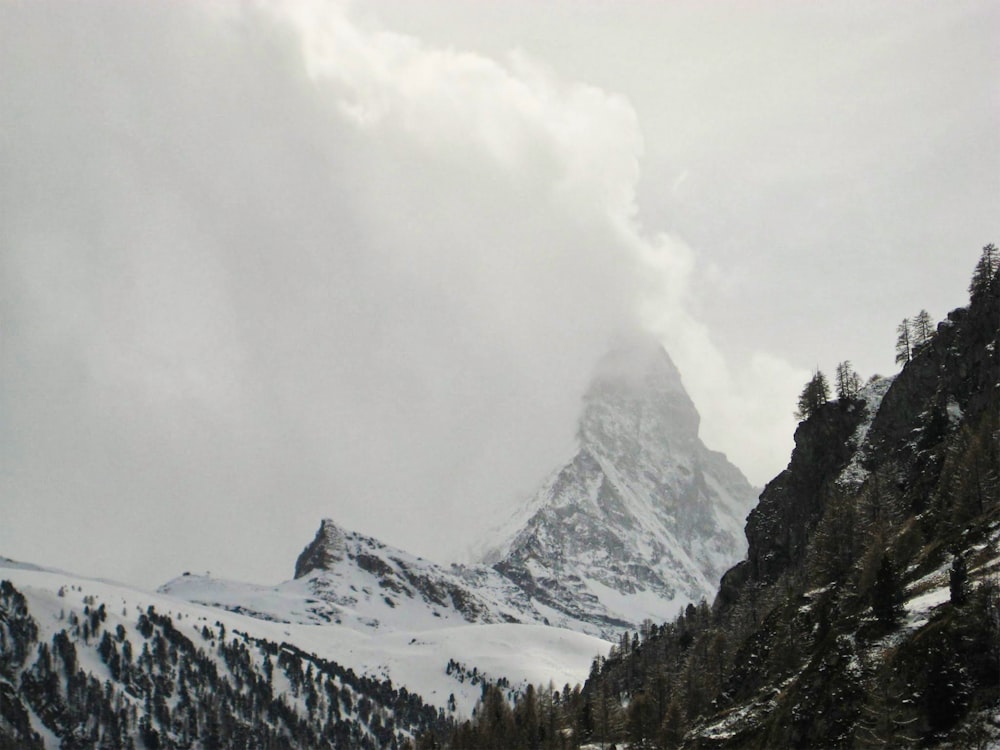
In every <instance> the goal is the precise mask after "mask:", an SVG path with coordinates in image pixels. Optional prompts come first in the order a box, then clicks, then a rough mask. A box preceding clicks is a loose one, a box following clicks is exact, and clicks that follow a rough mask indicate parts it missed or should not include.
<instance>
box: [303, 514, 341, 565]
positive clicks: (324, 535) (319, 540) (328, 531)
mask: <svg viewBox="0 0 1000 750" xmlns="http://www.w3.org/2000/svg"><path fill="white" fill-rule="evenodd" d="M346 551H347V541H346V538H345V536H344V532H343V531H342V530H341V529H340V527H339V526H337V524H335V523H334V522H333V520H332V519H329V518H324V519H323V521H322V522H321V523H320V526H319V529H318V530H317V531H316V536H315V538H314V539H313V540H312V541H311V542H310V543H309V544H308V545H307V546H306V548H305V549H304V550H302V553H301V554H300V555H299V558H298V560H296V561H295V577H296V578H303V577H305V576H307V575H308V574H309V573H312V572H313V571H314V570H326V569H328V568H331V567H333V566H334V565H336V564H337V563H338V562H340V561H341V560H343V559H344V555H345V554H346Z"/></svg>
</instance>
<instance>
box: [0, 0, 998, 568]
mask: <svg viewBox="0 0 1000 750" xmlns="http://www.w3.org/2000/svg"><path fill="white" fill-rule="evenodd" d="M998 32H1000V6H997V5H996V4H995V3H991V2H949V3H940V2H889V3H887V2H870V1H868V2H863V3H845V2H835V3H834V2H828V3H823V2H818V3H797V2H796V3H793V2H780V3H776V2H766V3H765V2H756V3H747V2H733V3H712V4H706V3H700V2H698V3H694V2H692V3H679V2H675V3H653V2H633V3H623V2H596V0H591V1H590V2H577V1H575V0H574V2H572V3H571V2H548V3H533V2H503V3H501V2H494V3H467V2H454V1H452V0H449V1H448V2H427V1H423V2H412V1H411V0H374V2H368V3H364V4H361V3H358V4H356V5H350V4H339V3H318V2H317V3H310V2H304V3H294V4H293V3H273V4H266V3H265V4H261V5H252V4H249V3H246V4H231V3H227V2H213V3H204V4H201V5H197V6H196V5H195V4H193V3H172V4H166V3H155V2H150V3H123V2H108V3H95V2H88V3H73V2H69V1H68V0H67V1H66V2H40V3H20V2H12V1H11V0H0V336H2V339H0V346H2V349H0V555H6V556H8V557H14V558H18V559H25V560H31V561H34V562H38V563H42V564H46V565H52V566H57V567H64V568H69V569H73V570H76V571H78V572H80V573H83V574H91V575H101V576H106V577H111V578H116V579H119V580H125V581H129V582H134V583H138V584H140V585H145V586H153V585H157V584H159V583H162V582H164V581H165V580H167V579H168V578H170V577H172V576H174V575H177V574H179V573H180V572H181V571H183V570H211V571H212V572H213V573H215V574H217V575H222V576H227V577H233V578H240V579H244V580H256V581H260V582H276V581H279V580H282V579H284V578H287V577H289V576H290V575H291V572H292V566H293V563H294V560H295V556H296V555H297V554H298V552H299V551H300V550H301V548H302V547H303V546H304V545H305V544H306V543H307V542H308V541H309V539H310V538H311V536H312V534H313V533H314V531H315V529H316V527H317V526H318V524H319V520H320V519H321V518H322V517H326V516H330V517H333V518H335V519H336V520H337V521H338V522H339V523H341V524H342V525H344V526H346V527H348V528H353V529H357V530H360V531H363V532H366V533H369V534H373V535H376V536H379V537H381V538H382V539H383V540H384V541H386V542H389V543H391V544H394V545H397V546H402V547H405V548H407V549H410V550H412V551H414V552H416V553H419V554H424V555H427V556H430V557H432V558H435V559H438V560H441V561H448V560H451V559H455V558H457V557H459V556H461V555H462V554H463V553H464V552H465V551H466V548H467V546H468V544H469V542H470V540H472V539H474V538H476V537H477V536H478V535H480V534H481V533H482V532H483V531H484V530H485V528H486V527H488V526H489V525H491V524H493V523H496V522H497V521H499V520H501V519H502V518H503V516H504V514H505V512H506V510H507V509H508V508H510V507H511V506H512V505H513V504H516V503H518V502H519V501H523V500H524V499H525V498H526V497H527V496H528V495H529V494H530V493H531V492H532V490H533V489H535V488H536V487H537V485H538V484H539V483H540V482H541V480H542V479H543V478H544V477H545V475H546V474H548V473H549V472H550V471H552V470H553V469H555V468H557V467H558V465H559V463H560V461H562V460H565V459H566V458H567V457H568V455H569V454H570V451H571V450H572V447H573V445H572V437H573V431H574V427H575V417H576V415H577V412H578V409H579V398H580V395H581V393H582V390H583V388H584V387H585V385H586V382H587V377H588V374H589V372H590V370H591V368H592V366H593V365H594V363H595V362H596V360H597V358H598V357H599V356H600V355H601V353H602V352H603V351H604V350H605V348H606V347H607V346H608V345H609V343H610V341H611V340H612V339H613V338H614V337H615V336H616V335H620V334H621V333H622V332H628V331H631V330H633V329H635V328H645V329H647V330H649V331H652V332H653V333H654V334H655V335H657V336H658V337H659V338H660V339H661V340H662V341H663V343H664V345H665V346H666V348H667V349H668V351H669V352H670V353H671V355H672V356H673V358H674V360H675V361H676V363H677V365H678V367H679V368H680V371H681V373H682V375H683V377H684V380H685V384H686V386H687V388H688V390H689V391H690V393H691V396H692V398H693V399H694V401H695V403H696V405H697V407H698V409H699V411H700V412H701V415H702V437H703V439H704V440H705V442H706V443H707V444H708V445H709V446H710V447H712V448H716V449H719V450H723V451H725V452H726V453H727V454H728V455H729V457H730V458H731V459H732V460H733V461H734V462H735V463H736V464H737V465H738V466H740V468H742V469H743V471H744V472H745V473H746V474H747V476H748V477H749V478H750V480H751V481H753V482H754V483H756V484H758V485H760V484H763V483H764V482H766V481H767V480H768V479H770V478H771V477H772V476H773V475H774V474H776V473H777V472H778V471H780V470H781V469H782V468H783V467H784V466H785V464H786V463H787V460H788V453H789V450H790V448H791V439H792V433H793V430H794V426H795V425H794V421H793V419H792V416H791V415H792V411H793V410H794V406H795V399H796V396H797V394H798V391H799V390H800V389H801V386H802V384H803V383H804V382H805V380H806V379H807V378H808V377H809V375H810V373H811V371H812V369H813V368H815V367H817V366H819V367H821V368H823V369H824V370H826V371H828V372H829V371H832V370H833V368H834V366H835V365H836V363H837V362H838V361H840V360H843V359H851V360H852V361H853V362H854V363H855V365H856V367H857V368H858V370H859V371H860V372H861V374H862V375H864V376H868V375H870V374H872V373H873V372H879V373H883V374H888V373H891V372H893V371H894V369H895V368H894V365H893V343H894V338H895V335H894V328H895V325H896V324H897V323H898V321H899V320H900V319H902V318H903V317H906V316H912V315H913V314H915V313H916V312H918V311H919V310H920V309H921V308H926V309H927V310H928V311H930V313H931V314H932V315H933V316H934V317H935V318H941V317H943V316H944V315H945V314H946V313H947V311H948V310H949V309H951V308H953V307H956V306H959V305H961V304H964V302H965V300H966V291H965V290H966V286H967V283H968V279H969V276H970V274H971V271H972V268H973V266H974V265H975V262H976V259H977V258H978V255H979V250H980V248H981V247H982V245H984V244H986V243H987V242H990V241H998V240H1000V211H998V209H1000V135H998V134H1000V78H998V74H997V73H996V42H997V39H998Z"/></svg>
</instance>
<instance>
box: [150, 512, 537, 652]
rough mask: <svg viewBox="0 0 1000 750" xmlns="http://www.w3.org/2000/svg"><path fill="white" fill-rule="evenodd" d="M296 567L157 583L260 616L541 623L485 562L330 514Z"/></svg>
mask: <svg viewBox="0 0 1000 750" xmlns="http://www.w3.org/2000/svg"><path fill="white" fill-rule="evenodd" d="M295 572H296V578H295V579H294V580H290V581H286V582H284V583H281V584H278V585H277V586H257V585H254V584H249V583H240V582H235V581H225V580H220V579H215V578H211V577H206V576H192V575H185V576H181V577H180V578H176V579H174V580H172V581H170V582H169V583H167V584H165V585H164V586H162V587H161V588H160V591H161V592H162V593H167V594H171V595H174V596H179V597H182V598H184V599H187V600H188V601H193V602H198V603H201V604H207V605H210V606H217V607H221V608H223V609H227V610H230V611H233V612H242V613H245V614H249V615H252V616H255V617H259V618H261V619H265V620H275V621H278V622H293V623H300V624H310V623H311V624H322V623H332V624H334V625H343V626H345V627H349V628H352V629H354V630H362V631H367V630H381V631H395V630H405V631H407V632H409V631H413V630H425V629H433V628H441V627H450V626H457V625H468V624H472V623H481V624H495V623H538V624H546V623H545V618H544V616H543V615H542V614H540V613H539V612H538V611H537V610H535V609H534V607H533V606H532V604H531V602H530V601H529V600H528V598H527V597H526V596H524V594H523V592H522V591H521V590H520V589H518V588H517V587H516V586H515V585H513V584H512V583H511V582H510V581H508V580H507V579H505V578H503V577H502V576H501V575H500V574H498V573H497V572H496V571H494V570H492V569H490V568H488V567H486V566H472V567H464V566H458V565H453V566H451V567H450V568H446V567H444V566H442V565H438V564H437V563H434V562H431V561H429V560H426V559H424V558H422V557H418V556H416V555H412V554H410V553H408V552H405V551H403V550H400V549H397V548H395V547H391V546H389V545H386V544H384V543H382V542H380V541H379V540H377V539H374V538H372V537H368V536H365V535H363V534H359V533H357V532H354V531H348V530H346V529H343V528H341V527H339V526H337V525H336V524H335V523H334V522H333V521H332V520H330V519H324V520H323V522H322V523H321V525H320V528H319V530H318V531H317V532H316V537H315V538H314V539H313V541H312V542H310V544H309V545H307V546H306V548H305V549H304V550H303V551H302V554H301V555H300V556H299V559H298V561H297V562H296V565H295Z"/></svg>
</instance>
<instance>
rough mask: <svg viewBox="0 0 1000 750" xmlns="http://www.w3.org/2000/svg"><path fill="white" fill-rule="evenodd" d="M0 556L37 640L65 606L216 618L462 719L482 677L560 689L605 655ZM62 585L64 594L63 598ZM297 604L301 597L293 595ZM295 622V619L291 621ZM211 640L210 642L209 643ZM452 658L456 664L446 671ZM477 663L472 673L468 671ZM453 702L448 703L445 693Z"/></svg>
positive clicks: (567, 637) (81, 646)
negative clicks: (227, 599)
mask: <svg viewBox="0 0 1000 750" xmlns="http://www.w3.org/2000/svg"><path fill="white" fill-rule="evenodd" d="M14 565H16V564H14V563H12V562H11V561H7V560H3V559H2V558H0V580H9V581H10V582H11V583H12V584H13V585H14V587H15V588H17V589H18V590H19V591H20V592H21V593H23V594H24V595H25V597H26V598H27V601H28V607H29V611H30V613H31V615H32V616H33V617H34V618H35V620H36V621H37V623H38V626H39V628H40V630H41V633H40V635H39V638H38V641H39V642H40V643H41V642H48V641H51V639H52V636H53V635H54V634H55V633H56V632H58V631H60V630H62V629H64V628H66V626H67V618H69V617H70V613H71V612H75V613H76V615H77V616H78V617H81V616H82V613H83V610H84V607H87V608H88V609H89V610H91V611H93V610H95V609H96V608H98V607H100V606H101V605H102V604H103V605H105V611H106V613H107V621H106V622H105V623H104V624H103V629H104V630H107V631H112V632H113V631H114V630H115V629H116V628H117V626H118V625H122V626H123V628H124V629H125V631H126V632H127V633H131V632H133V631H134V630H135V628H136V619H137V617H138V616H139V614H141V613H142V612H145V611H146V610H147V609H148V608H149V607H153V608H154V609H155V610H156V611H157V612H158V613H160V614H161V615H167V616H169V617H170V618H171V619H172V620H173V622H174V626H175V627H176V628H177V630H178V631H179V632H181V633H183V634H185V635H186V636H187V637H188V638H191V639H192V640H195V641H197V642H200V641H201V640H202V636H201V633H202V629H203V628H204V627H205V626H206V625H207V626H208V627H209V628H211V629H213V630H217V629H218V625H219V624H221V625H223V626H224V627H225V630H226V631H227V632H229V633H237V632H238V633H241V634H246V635H248V636H249V637H250V638H255V639H262V640H265V641H268V642H270V643H273V644H282V643H288V644H292V645H293V646H294V647H296V648H298V649H300V650H302V651H304V652H306V653H308V654H314V655H316V656H317V657H320V658H322V659H327V660H330V661H333V662H336V663H338V664H339V665H341V666H343V667H344V668H349V669H352V670H354V672H356V673H357V674H359V675H367V676H370V677H373V678H377V679H379V680H391V681H392V684H393V685H395V686H396V687H397V688H398V687H405V688H406V689H407V690H408V691H409V692H411V693H416V694H418V695H419V696H420V697H421V698H422V699H423V700H424V701H425V702H426V703H428V704H430V705H431V706H434V707H436V708H441V709H444V710H445V711H446V712H447V711H449V710H450V709H451V710H453V711H454V713H455V714H456V715H457V716H468V715H469V714H470V713H471V711H472V708H473V707H474V705H475V702H476V700H477V699H478V698H479V696H480V694H481V684H480V682H481V681H480V677H485V678H487V679H490V680H492V681H494V682H498V681H501V680H503V682H504V684H508V685H510V687H511V688H512V689H518V688H522V687H525V686H527V684H529V683H530V684H533V685H547V684H549V682H552V683H554V684H555V685H556V686H557V687H559V688H561V687H563V686H564V685H565V684H566V683H569V684H570V685H575V684H577V683H580V682H582V681H583V680H585V679H586V677H587V673H588V670H589V668H590V665H591V661H592V660H593V658H594V657H595V656H596V655H598V654H604V653H607V650H608V648H609V646H610V644H609V643H607V642H605V641H602V640H600V639H598V638H594V637H591V636H588V635H584V634H580V633H575V632H571V631H568V630H565V629H560V628H553V627H546V626H543V625H517V624H485V625H453V626H451V627H439V628H430V629H426V628H413V629H410V630H407V629H403V628H402V627H400V628H398V629H395V630H391V631H389V630H376V629H373V628H363V629H359V628H354V627H349V626H346V625H337V624H336V623H325V622H324V623H322V624H318V625H317V624H305V623H304V622H303V621H302V618H300V617H298V616H297V615H296V614H295V613H294V612H282V610H281V609H280V607H281V600H280V599H276V598H273V597H271V598H268V599H267V606H268V608H270V609H271V613H272V615H274V616H275V618H276V620H277V619H281V620H285V621H282V622H279V621H274V620H265V619H261V618H260V617H259V616H250V615H244V614H239V613H237V612H232V611H224V610H222V609H218V608H215V607H207V606H202V605H199V604H195V603H192V602H189V601H185V600H182V599H179V598H177V597H174V596H171V595H170V594H168V593H162V592H160V593H146V592H143V591H138V590H136V589H133V588H129V587H126V586H123V585H120V584H115V583H109V582H104V581H96V580H91V579H86V578H78V577H73V576H72V575H70V574H67V573H61V572H51V571H47V570H40V569H30V568H31V567H32V566H22V565H17V567H13V566H14ZM60 591H62V592H63V593H62V595H60ZM291 601H292V602H293V606H295V605H297V604H298V600H295V599H292V600H291ZM291 620H295V621H294V622H293V621H291ZM75 641H76V648H77V653H78V654H79V661H80V665H81V667H82V668H83V669H84V671H86V672H88V673H90V674H93V675H95V676H96V677H97V679H98V680H99V681H100V682H103V681H104V680H106V679H108V677H109V672H108V667H107V666H106V665H105V664H104V663H103V662H102V661H101V659H100V657H99V656H98V654H97V651H96V648H97V646H98V639H96V638H91V639H90V642H89V643H87V642H85V641H84V640H83V638H82V635H81V636H80V637H79V638H77V639H75ZM206 646H207V644H206ZM449 662H452V664H453V665H456V664H457V665H460V666H461V668H449ZM473 670H475V674H476V678H475V679H473V677H472V673H473ZM451 696H454V702H453V703H452V704H451V705H450V706H449V698H450V697H451Z"/></svg>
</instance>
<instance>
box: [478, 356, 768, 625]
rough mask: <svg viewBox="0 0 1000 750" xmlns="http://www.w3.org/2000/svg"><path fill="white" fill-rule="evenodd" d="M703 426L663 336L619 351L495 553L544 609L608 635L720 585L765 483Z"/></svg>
mask: <svg viewBox="0 0 1000 750" xmlns="http://www.w3.org/2000/svg"><path fill="white" fill-rule="evenodd" d="M698 426H699V416H698V412H697V411H696V409H695V407H694V404H693V403H692V402H691V399H690V398H689V397H688V395H687V392H686V391H685V390H684V387H683V384H682V383H681V379H680V374H679V373H678V372H677V369H676V367H675V366H674V364H673V362H672V361H671V360H670V358H669V356H668V355H667V353H666V352H665V351H664V350H663V348H662V347H661V346H660V345H659V343H657V342H655V341H653V340H651V339H644V338H640V339H634V340H631V341H629V342H627V343H625V344H623V345H622V346H620V347H619V348H617V349H615V350H613V351H612V352H610V353H609V354H608V355H607V356H606V357H605V358H604V359H603V360H602V361H601V362H600V363H599V365H598V367H597V370H596V372H595V375H594V377H593V380H592V382H591V385H590V387H589V389H588V391H587V393H586V395H585V397H584V408H583V414H582V417H581V419H580V423H579V429H578V451H577V453H576V455H575V456H574V457H573V459H572V460H571V461H570V462H569V463H568V464H567V465H566V466H564V467H563V468H562V469H560V470H559V471H558V472H556V473H555V474H554V475H553V477H552V478H551V479H550V480H549V481H548V482H547V483H546V484H545V485H544V486H543V487H542V488H541V489H540V490H539V492H538V493H537V494H536V496H535V497H534V499H533V500H532V501H531V502H530V503H529V504H528V506H527V507H526V508H525V509H522V511H520V512H519V514H518V515H517V516H516V517H515V518H514V519H513V520H512V522H511V523H508V524H507V526H506V528H507V531H506V535H505V537H504V538H503V539H502V541H501V542H500V543H499V544H496V545H494V546H493V547H492V548H491V549H490V550H489V551H488V552H487V553H486V555H485V560H486V561H487V562H489V563H492V564H493V566H494V568H495V569H496V570H498V571H499V572H501V573H503V574H504V575H505V576H507V577H508V578H509V579H510V580H512V581H514V582H515V583H516V584H517V585H518V586H519V587H521V588H522V589H523V590H524V591H525V592H526V593H527V594H528V595H529V596H530V597H531V598H532V600H533V601H534V602H535V603H536V605H537V606H539V607H540V608H542V609H543V611H547V612H551V613H556V614H559V615H562V616H568V617H571V618H574V619H578V620H583V621H587V622H590V623H593V624H595V625H597V626H598V627H600V628H602V629H603V630H604V632H606V633H609V634H610V633H613V632H615V631H620V630H621V629H622V628H631V629H637V628H638V627H639V625H640V624H641V623H642V621H643V620H645V619H647V618H649V619H653V620H663V619H666V618H669V617H672V616H673V615H674V614H676V613H677V612H678V611H679V610H680V609H681V608H683V607H684V606H685V605H686V604H688V603H689V602H692V601H698V600H699V599H701V598H704V597H710V596H712V595H713V594H714V592H715V590H716V586H717V583H718V579H719V576H721V575H722V573H723V572H724V571H725V570H726V568H728V567H729V566H730V565H731V564H732V563H733V562H735V561H736V560H738V559H739V558H740V557H742V555H743V553H744V551H745V550H746V545H745V541H744V539H743V535H742V525H743V518H744V516H745V514H746V512H747V511H748V510H749V509H750V507H752V504H753V502H754V499H755V493H754V490H753V488H752V487H751V486H750V484H749V482H747V480H746V479H745V478H744V477H743V475H742V474H741V473H740V472H739V470H738V469H737V468H736V467H734V466H733V465H732V464H730V463H729V462H728V461H727V460H726V458H725V456H724V455H723V454H721V453H717V452H714V451H711V450H709V449H708V448H706V447H705V446H704V444H703V443H702V442H701V440H700V439H699V437H698Z"/></svg>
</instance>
